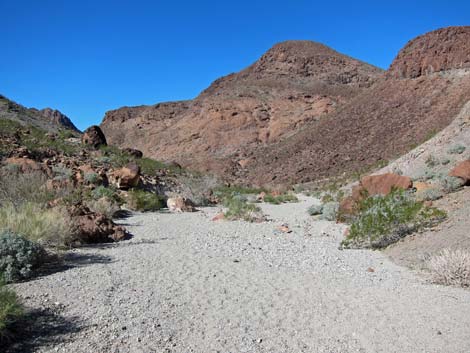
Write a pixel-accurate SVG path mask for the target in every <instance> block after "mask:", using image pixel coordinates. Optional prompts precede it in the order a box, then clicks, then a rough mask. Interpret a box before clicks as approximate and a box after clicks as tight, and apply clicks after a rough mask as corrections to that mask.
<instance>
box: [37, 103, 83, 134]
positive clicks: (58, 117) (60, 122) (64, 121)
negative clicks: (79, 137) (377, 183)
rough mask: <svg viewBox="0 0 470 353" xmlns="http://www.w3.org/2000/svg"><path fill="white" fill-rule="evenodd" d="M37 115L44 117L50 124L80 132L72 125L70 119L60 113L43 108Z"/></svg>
mask: <svg viewBox="0 0 470 353" xmlns="http://www.w3.org/2000/svg"><path fill="white" fill-rule="evenodd" d="M39 113H40V114H41V115H43V116H44V117H46V119H48V120H49V121H50V122H51V123H52V124H54V125H57V126H61V127H63V128H65V129H69V130H73V131H75V132H80V130H78V129H77V127H76V126H75V125H74V124H73V123H72V121H71V120H70V118H69V117H68V116H67V115H65V114H62V113H61V112H60V111H58V110H56V109H51V108H45V109H41V110H39Z"/></svg>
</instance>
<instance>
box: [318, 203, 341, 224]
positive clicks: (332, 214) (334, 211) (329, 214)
mask: <svg viewBox="0 0 470 353" xmlns="http://www.w3.org/2000/svg"><path fill="white" fill-rule="evenodd" d="M338 210H339V203H338V202H336V201H330V202H327V203H325V204H324V205H323V210H322V215H321V219H324V220H326V221H335V220H336V217H337V215H338Z"/></svg>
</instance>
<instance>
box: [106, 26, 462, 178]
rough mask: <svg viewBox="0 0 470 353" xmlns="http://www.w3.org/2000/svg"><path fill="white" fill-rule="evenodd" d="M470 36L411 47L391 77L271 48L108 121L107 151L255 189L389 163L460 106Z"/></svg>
mask: <svg viewBox="0 0 470 353" xmlns="http://www.w3.org/2000/svg"><path fill="white" fill-rule="evenodd" d="M469 43H470V27H451V28H446V29H441V30H437V31H434V32H430V33H428V34H425V35H423V36H420V37H418V38H416V39H415V40H413V41H411V42H410V43H409V44H408V45H407V46H406V47H405V48H403V50H402V51H400V53H399V54H398V55H397V58H396V59H395V61H394V62H393V64H392V65H391V67H390V69H389V71H388V72H387V73H386V74H383V73H382V72H381V71H380V70H379V69H377V68H374V67H372V66H370V65H367V64H364V63H362V62H360V61H357V60H354V59H351V58H349V57H346V56H344V55H341V54H339V53H337V52H335V51H334V50H332V49H330V48H328V47H325V46H323V45H321V44H317V43H313V42H305V41H293V42H285V43H280V44H278V45H276V46H274V47H273V48H272V49H271V50H269V51H268V52H267V53H266V54H265V55H263V56H262V57H261V58H260V60H258V61H257V62H256V63H254V64H253V65H251V66H250V67H248V68H247V69H245V70H243V71H241V72H239V73H237V74H232V75H228V76H226V77H223V78H221V79H219V80H216V81H215V82H214V83H213V84H212V85H211V86H210V87H209V88H208V89H206V90H205V91H204V92H202V93H201V94H200V96H199V97H197V98H196V99H195V100H193V101H184V102H176V103H163V104H159V105H155V106H150V107H145V106H142V107H135V108H122V109H119V110H115V111H111V112H108V113H107V114H106V116H105V119H104V120H103V123H102V125H101V126H102V127H103V130H104V131H105V132H106V134H107V136H108V137H109V140H110V143H112V144H116V145H118V146H120V147H136V148H139V149H140V150H142V151H143V152H144V153H145V154H146V155H148V156H152V157H155V158H157V159H162V160H166V161H173V160H176V161H178V162H180V163H181V164H182V165H183V166H185V167H190V168H195V169H198V170H201V171H207V170H210V171H212V172H214V173H216V174H218V175H220V176H222V177H225V178H227V179H229V180H231V181H235V182H241V183H244V184H254V185H266V184H268V185H269V184H270V185H274V184H284V185H286V184H293V183H299V182H308V181H312V180H315V179H318V178H325V177H330V176H335V175H339V174H342V173H344V172H353V171H356V170H362V169H363V168H364V167H368V166H373V165H375V164H376V163H377V162H378V161H380V160H388V159H391V158H396V157H397V156H398V155H401V154H403V153H405V152H407V151H408V150H409V149H410V148H411V147H412V146H415V145H416V144H419V143H421V142H423V141H424V140H425V139H426V138H427V136H429V134H430V133H431V132H435V131H439V130H441V129H443V128H444V127H446V126H447V125H448V124H449V123H450V122H451V121H452V119H453V117H454V116H456V115H457V113H458V112H459V111H460V109H461V108H462V106H463V105H464V104H465V103H466V102H467V101H469V100H470V63H469V55H470V48H469V46H470V44H469Z"/></svg>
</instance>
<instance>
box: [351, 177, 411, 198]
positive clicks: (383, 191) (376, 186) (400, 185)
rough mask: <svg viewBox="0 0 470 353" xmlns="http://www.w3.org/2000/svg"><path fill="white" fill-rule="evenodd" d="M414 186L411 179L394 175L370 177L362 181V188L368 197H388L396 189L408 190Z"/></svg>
mask: <svg viewBox="0 0 470 353" xmlns="http://www.w3.org/2000/svg"><path fill="white" fill-rule="evenodd" d="M412 186H413V182H412V180H411V178H409V177H406V176H402V175H398V174H393V173H386V174H380V175H369V176H365V177H363V178H362V179H361V188H362V190H364V191H366V192H367V195H368V196H373V195H387V194H389V193H390V192H391V191H392V190H393V189H394V188H396V189H404V190H406V189H409V188H411V187H412ZM360 192H361V191H360Z"/></svg>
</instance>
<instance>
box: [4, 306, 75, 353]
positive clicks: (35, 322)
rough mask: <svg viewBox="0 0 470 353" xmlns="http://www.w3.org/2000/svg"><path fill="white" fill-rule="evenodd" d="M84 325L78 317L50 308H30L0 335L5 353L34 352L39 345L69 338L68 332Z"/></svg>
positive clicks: (72, 331)
mask: <svg viewBox="0 0 470 353" xmlns="http://www.w3.org/2000/svg"><path fill="white" fill-rule="evenodd" d="M83 328H84V327H83V326H82V325H81V322H80V320H79V319H78V318H64V317H63V316H62V315H60V314H59V313H57V312H54V311H52V310H51V309H32V310H29V311H27V312H26V314H25V315H24V317H23V318H22V319H21V320H19V321H17V322H16V323H15V324H13V325H12V326H11V327H9V328H8V331H7V333H6V335H5V336H3V337H0V346H1V347H3V348H2V350H1V351H2V352H5V353H20V352H21V353H29V352H36V351H37V350H38V349H39V348H40V347H46V346H48V347H53V346H55V345H57V344H59V343H63V342H66V341H67V340H70V334H73V333H76V332H79V331H80V330H81V329H83Z"/></svg>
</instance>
